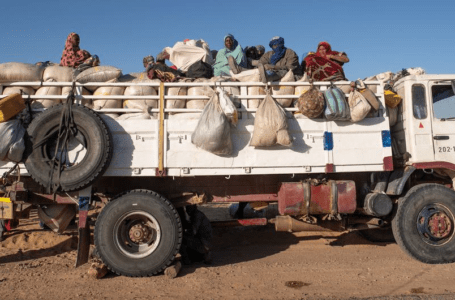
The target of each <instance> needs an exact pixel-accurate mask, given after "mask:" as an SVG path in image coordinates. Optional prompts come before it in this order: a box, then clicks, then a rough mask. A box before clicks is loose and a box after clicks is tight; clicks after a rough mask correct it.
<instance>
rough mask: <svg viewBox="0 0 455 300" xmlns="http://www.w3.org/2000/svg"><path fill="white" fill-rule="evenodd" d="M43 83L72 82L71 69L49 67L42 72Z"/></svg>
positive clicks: (56, 66) (55, 66)
mask: <svg viewBox="0 0 455 300" xmlns="http://www.w3.org/2000/svg"><path fill="white" fill-rule="evenodd" d="M43 81H57V82H72V81H73V68H71V67H66V66H65V67H62V66H59V65H50V66H48V67H47V68H46V69H45V70H44V73H43Z"/></svg>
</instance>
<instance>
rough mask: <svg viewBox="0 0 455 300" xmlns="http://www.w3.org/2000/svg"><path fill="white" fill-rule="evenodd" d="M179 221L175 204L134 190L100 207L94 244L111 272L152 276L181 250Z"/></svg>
mask: <svg viewBox="0 0 455 300" xmlns="http://www.w3.org/2000/svg"><path fill="white" fill-rule="evenodd" d="M181 243H182V223H181V221H180V217H179V214H178V212H177V210H176V209H175V207H174V206H173V205H172V204H171V203H170V202H169V201H168V200H166V199H165V198H163V197H161V196H160V195H158V194H156V193H154V192H151V191H146V190H133V191H129V192H127V193H125V194H122V195H120V196H119V197H117V198H115V199H114V200H112V201H111V202H109V203H108V204H107V205H106V207H104V208H103V210H102V211H101V213H100V215H99V216H98V219H97V220H96V225H95V246H96V249H97V252H98V254H99V256H100V258H101V260H102V261H103V263H104V264H105V265H106V266H107V267H108V268H109V269H110V270H111V271H113V272H115V273H117V274H119V275H124V276H130V277H144V276H151V275H155V274H157V273H159V272H161V271H163V270H164V269H165V268H166V267H167V266H169V265H170V264H171V263H172V261H173V260H174V258H175V255H177V253H178V251H179V250H180V245H181Z"/></svg>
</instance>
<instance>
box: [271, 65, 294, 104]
mask: <svg viewBox="0 0 455 300" xmlns="http://www.w3.org/2000/svg"><path fill="white" fill-rule="evenodd" d="M294 81H295V80H294V73H293V72H292V70H290V71H289V72H287V73H286V75H284V76H283V78H281V80H280V82H294ZM294 90H295V87H294V86H281V85H279V86H273V87H272V94H273V95H274V96H280V95H294ZM276 101H277V102H278V103H280V104H281V106H283V107H289V106H291V104H292V102H293V101H294V99H292V98H276Z"/></svg>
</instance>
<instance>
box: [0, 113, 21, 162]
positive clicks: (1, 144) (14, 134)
mask: <svg viewBox="0 0 455 300" xmlns="http://www.w3.org/2000/svg"><path fill="white" fill-rule="evenodd" d="M24 134H25V128H24V127H23V126H22V124H21V122H20V121H19V120H17V119H14V120H9V121H6V122H2V123H0V160H1V161H13V162H19V161H21V160H22V155H23V154H24V150H25V143H24Z"/></svg>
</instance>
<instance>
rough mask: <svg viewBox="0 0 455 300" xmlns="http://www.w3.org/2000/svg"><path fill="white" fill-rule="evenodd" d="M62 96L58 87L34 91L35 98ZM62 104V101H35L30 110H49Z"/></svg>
mask: <svg viewBox="0 0 455 300" xmlns="http://www.w3.org/2000/svg"><path fill="white" fill-rule="evenodd" d="M61 94H62V88H61V87H59V86H43V87H40V88H39V89H38V90H36V93H35V95H36V96H51V95H52V96H59V95H61ZM59 103H62V99H46V98H43V99H36V100H35V101H33V103H32V108H50V107H52V106H54V105H57V104H59Z"/></svg>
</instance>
